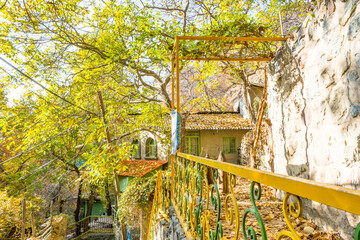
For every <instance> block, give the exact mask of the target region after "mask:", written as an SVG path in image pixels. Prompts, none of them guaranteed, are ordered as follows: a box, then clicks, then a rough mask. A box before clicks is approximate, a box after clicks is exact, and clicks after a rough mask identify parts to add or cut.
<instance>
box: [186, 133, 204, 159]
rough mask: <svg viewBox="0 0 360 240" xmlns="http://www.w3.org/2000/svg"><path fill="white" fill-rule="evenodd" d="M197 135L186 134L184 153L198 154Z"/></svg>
mask: <svg viewBox="0 0 360 240" xmlns="http://www.w3.org/2000/svg"><path fill="white" fill-rule="evenodd" d="M199 139H200V138H199V136H186V137H185V148H184V151H185V153H188V154H191V155H195V156H199V152H200V150H199V149H200V144H199Z"/></svg>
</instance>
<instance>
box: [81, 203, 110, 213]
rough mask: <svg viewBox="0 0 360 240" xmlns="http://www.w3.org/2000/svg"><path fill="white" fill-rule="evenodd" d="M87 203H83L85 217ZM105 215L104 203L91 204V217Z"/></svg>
mask: <svg viewBox="0 0 360 240" xmlns="http://www.w3.org/2000/svg"><path fill="white" fill-rule="evenodd" d="M88 204H89V203H88V201H86V202H85V216H86V214H87V210H88ZM102 215H106V208H105V203H103V202H101V201H96V202H94V203H93V206H92V210H91V216H102Z"/></svg>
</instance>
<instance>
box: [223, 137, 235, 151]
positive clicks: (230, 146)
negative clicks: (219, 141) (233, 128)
mask: <svg viewBox="0 0 360 240" xmlns="http://www.w3.org/2000/svg"><path fill="white" fill-rule="evenodd" d="M223 152H224V153H236V138H234V137H224V138H223Z"/></svg>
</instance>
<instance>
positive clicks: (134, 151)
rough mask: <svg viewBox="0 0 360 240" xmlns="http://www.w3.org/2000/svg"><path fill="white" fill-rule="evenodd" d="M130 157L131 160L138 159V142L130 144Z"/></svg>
mask: <svg viewBox="0 0 360 240" xmlns="http://www.w3.org/2000/svg"><path fill="white" fill-rule="evenodd" d="M131 155H132V157H133V158H140V157H141V156H140V141H139V140H137V139H136V140H134V141H133V142H132V154H131Z"/></svg>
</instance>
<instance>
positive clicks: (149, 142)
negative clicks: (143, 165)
mask: <svg viewBox="0 0 360 240" xmlns="http://www.w3.org/2000/svg"><path fill="white" fill-rule="evenodd" d="M151 141H153V145H151ZM150 147H151V148H152V152H153V154H152V155H148V153H149V150H150ZM156 150H157V149H156V141H155V139H154V138H152V137H148V138H147V139H146V141H145V158H146V159H156V158H157V156H156V154H157V152H156Z"/></svg>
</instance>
